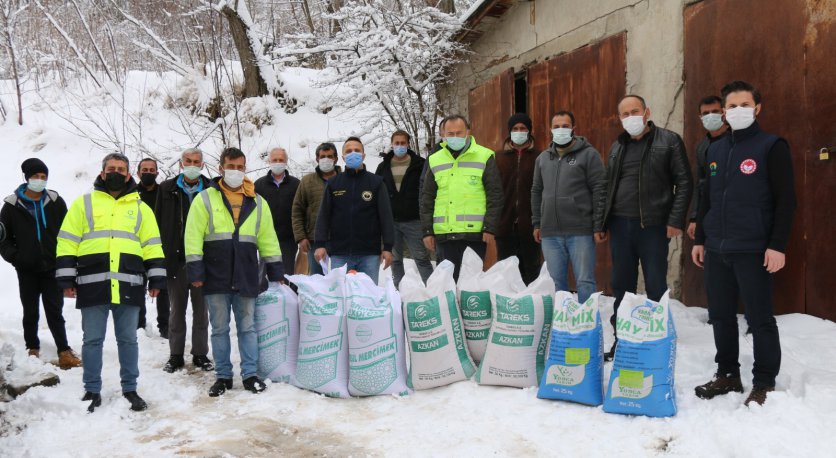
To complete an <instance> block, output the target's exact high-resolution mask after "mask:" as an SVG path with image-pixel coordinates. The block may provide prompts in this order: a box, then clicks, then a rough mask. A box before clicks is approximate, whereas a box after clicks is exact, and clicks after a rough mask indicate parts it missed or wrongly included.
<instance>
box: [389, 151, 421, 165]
mask: <svg viewBox="0 0 836 458" xmlns="http://www.w3.org/2000/svg"><path fill="white" fill-rule="evenodd" d="M406 154H407V155H409V157H410V159H412V160H413V161H414V160H415V159H416V158H418V157H419V156H418V153H416V152H415V151H412V148H410V149H408V150H406ZM393 157H395V151H394V150H391V149H390V150H389V152H388V153H386V154H385V155H384V156H383V161H384V162H391V161H392V158H393Z"/></svg>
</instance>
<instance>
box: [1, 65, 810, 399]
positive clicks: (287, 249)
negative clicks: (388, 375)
mask: <svg viewBox="0 0 836 458" xmlns="http://www.w3.org/2000/svg"><path fill="white" fill-rule="evenodd" d="M617 110H618V115H619V117H620V119H621V123H622V126H623V128H624V132H623V133H622V134H621V135H619V137H618V138H617V139H616V141H615V142H614V143H613V144H612V146H611V148H610V150H609V153H608V155H607V159H608V160H607V163H606V166H605V164H604V161H603V160H602V156H601V154H600V153H599V152H598V151H597V150H596V149H595V147H594V146H593V145H591V144H590V142H589V141H588V140H587V139H586V138H584V137H582V136H580V135H578V132H580V131H582V129H583V127H582V126H580V125H579V123H578V122H577V121H576V119H575V116H574V114H573V113H572V112H571V111H569V110H561V111H558V112H556V113H555V114H554V115H553V116H552V117H551V119H550V122H549V126H548V127H549V128H550V131H551V135H552V136H551V140H552V141H551V142H550V143H549V146H548V147H547V148H546V149H545V151H537V150H535V149H534V143H535V138H534V136H533V135H532V130H533V125H532V121H531V119H530V117H528V116H527V115H525V114H521V113H519V114H515V115H513V116H512V117H511V118H510V119H509V121H508V136H507V139H506V141H505V143H504V148H503V150H502V151H498V152H496V153H495V152H494V151H492V150H490V149H488V148H485V147H483V146H481V145H479V144H478V143H477V142H476V139H475V138H474V137H473V136H472V135H471V128H470V124H469V122H468V120H467V119H466V118H464V117H462V116H459V115H453V116H449V117H447V118H445V119H444V120H443V121H442V123H441V125H440V130H441V136H442V141H441V142H439V143H438V144H437V145H436V147H435V149H434V150H433V151H431V152H430V154H429V155H428V157H427V158H426V159H425V158H423V157H421V156H420V155H419V154H417V153H416V152H415V151H413V150H412V149H411V148H410V144H411V141H412V139H411V138H410V136H409V134H408V133H406V132H404V131H401V130H398V131H396V132H395V133H393V134H392V136H391V149H390V150H389V151H388V153H387V154H385V156H384V157H383V161H382V163H380V165H379V166H378V167H377V169H376V171H375V172H374V173H372V172H370V171H368V170H367V169H366V167H365V165H364V162H365V157H366V156H365V147H364V145H363V143H362V141H361V140H360V139H359V138H357V137H350V138H348V139H347V140H346V141H345V142H344V144H343V147H342V151H341V154H338V152H337V151H338V150H337V148H336V146H335V145H334V144H332V143H322V144H320V145H319V146H318V147H317V148H316V161H317V165H316V168H315V170H314V172H313V173H310V174H308V175H306V176H305V177H303V178H302V179H301V180H299V179H297V178H296V177H293V176H291V175H290V173H289V171H288V155H287V152H286V151H285V150H284V149H282V148H275V149H273V150H271V151H269V153H268V156H267V162H268V165H269V170H268V171H267V173H266V174H265V175H264V176H262V177H260V178H259V179H258V180H257V181H255V182H253V181H251V180H250V179H249V178H248V177H247V176H246V173H247V158H246V156H245V154H244V153H243V152H242V151H241V150H239V149H237V148H227V149H225V150H224V151H223V152H222V154H221V156H220V163H219V166H218V173H219V174H220V176H218V177H216V178H214V179H209V178H207V177H206V176H204V175H203V170H204V166H205V164H204V158H203V153H202V152H201V151H200V150H199V149H197V148H190V149H187V150H185V151H183V152H182V154H181V157H180V162H179V166H180V173H179V174H178V175H176V176H174V177H172V178H169V179H167V180H165V181H163V182H162V183H159V184H158V183H157V181H156V180H157V176H158V170H157V163H156V161H155V160H153V159H143V160H142V161H140V162H139V164H138V167H137V175H138V177H139V183H137V182H136V181H135V180H134V179H133V178H132V177H131V173H130V171H129V161H128V159H127V158H126V157H125V156H123V155H121V154H119V153H112V154H109V155H107V156H106V157H105V158H104V160H103V161H102V170H101V172H100V174H99V175H98V176H97V178H96V180H95V182H94V188H93V191H92V192H90V193H87V194H85V195H83V196H82V197H79V198H78V199H76V200H75V201H74V202H73V203H72V205H71V206H70V208H69V210H67V208H66V205H65V204H64V202H63V200H62V199H61V197H60V196H58V194H57V193H56V192H55V191H52V190H47V189H46V181H47V177H48V170H47V167H46V165H45V164H44V163H43V162H42V161H40V160H39V159H34V158H33V159H28V160H26V161H24V163H23V164H22V167H21V168H22V172H23V175H24V178H25V179H26V183H24V184H22V185H21V186H20V187H19V188H18V189H17V190H16V191H15V193H14V194H12V195H11V196H9V197H7V198H6V200H5V204H4V206H3V209H2V212H0V222H2V224H3V225H4V226H5V229H6V238H5V240H3V241H2V242H0V254H2V256H3V258H4V259H6V260H7V261H8V262H10V263H12V264H13V265H14V266H15V268H16V269H17V272H18V279H19V285H20V296H21V302H22V304H23V308H24V317H23V327H24V338H25V341H26V346H27V348H28V349H29V353H30V354H31V355H34V356H38V355H39V349H40V343H39V341H38V336H37V322H38V310H39V303H38V302H39V299H42V300H43V303H44V310H45V312H46V316H47V322H48V324H49V328H50V330H51V332H52V334H53V337H54V339H55V344H56V346H57V349H58V353H59V365H60V366H61V367H62V368H69V367H74V366H78V365H83V367H84V387H85V391H86V393H85V395H84V398H83V399H84V400H88V401H90V405H89V407H88V409H89V410H90V411H93V410H94V409H95V408H96V407H97V406H99V405H100V404H101V395H100V392H101V385H102V381H101V369H102V344H103V341H104V336H105V331H106V328H107V318H108V315H109V314H110V313H112V314H113V321H114V329H115V334H116V340H117V344H118V349H119V362H120V367H121V370H120V377H121V384H122V392H123V395H124V397H125V398H126V399H128V401H129V402H130V404H131V408H132V409H133V410H144V409H145V408H146V407H147V405H146V403H145V401H144V400H143V399H142V398H141V397H139V395H138V394H137V392H136V386H137V383H136V382H137V377H138V375H139V369H138V346H137V340H136V329H137V328H138V327H145V325H146V324H145V300H146V299H145V291H146V290H147V292H148V295H149V296H150V297H151V298H152V299H154V298H155V299H156V301H157V326H158V328H159V331H160V335H161V336H162V337H164V338H167V339H168V340H169V349H170V354H169V359H168V361H167V362H166V363H165V365H164V367H163V369H164V370H165V371H166V372H170V373H171V372H175V371H177V370H180V369H182V368H184V367H185V358H184V354H185V348H186V336H187V329H186V313H187V309H188V304H189V303H191V307H192V318H193V319H192V329H191V348H190V350H191V355H192V364H193V365H194V366H195V367H196V368H197V369H199V370H203V371H211V370H213V369H214V370H215V374H216V381H215V383H214V384H213V385H212V386H211V387H210V389H209V395H210V396H213V397H215V396H220V395H222V394H224V392H225V391H226V390H228V389H230V388H232V386H233V383H232V379H233V368H232V364H231V362H230V352H231V345H230V324H231V318H232V316H234V317H235V324H236V328H237V338H238V349H239V352H240V355H241V367H240V372H241V378H242V381H243V386H244V388H245V389H247V390H249V391H251V392H254V393H258V392H260V391H263V390H264V389H265V388H266V386H265V384H264V382H263V381H262V380H261V379H260V378H259V377H258V376H257V375H256V371H257V357H258V346H257V340H256V335H255V328H254V306H255V298H256V296H257V295H258V294H259V292H261V291H263V289H264V288H265V287H267V285H265V282H264V280H265V277H266V280H267V281H268V282H269V283H272V284H275V283H277V282H285V280H284V275H285V274H292V273H297V274H304V273H307V274H315V273H322V267H321V266H322V265H323V264H327V263H329V262H330V265H331V266H333V267H337V266H343V265H345V266H347V267H348V268H349V269H354V270H357V271H359V272H364V273H366V274H368V275H369V276H370V277H371V278H372V279H373V280H375V281H377V279H378V272H379V270H380V266H381V264H383V268H384V269H385V268H388V267H389V266H390V265H391V266H392V268H393V276H394V282H395V284H396V285H397V284H399V283H400V281H401V279H402V278H403V276H404V264H403V259H404V257H405V254H406V252H407V250H408V252H409V254H410V256H411V257H412V258H413V259H414V260H415V262H416V266H417V268H418V272H419V274H420V275H421V277H422V279H423V280H425V281H426V280H427V278H428V277H429V276H430V274H431V273H432V269H433V267H432V262H431V259H432V258H433V257H434V258H435V259H436V260H437V261H442V260H450V261H451V262H453V264H454V265H455V275H456V277H458V273H459V267H460V264H461V260H462V256H463V253H464V251H465V250H466V249H467V248H471V249H473V250H475V251H476V252H477V253H478V254H479V255H481V256H483V257H484V256H485V254H486V252H487V249H488V247H489V246H492V245H495V247H496V248H497V250H498V256H499V258H500V259H502V258H506V257H509V256H518V257H519V259H520V270H521V273H522V276H523V279H524V280H525V281H526V282H531V281H533V280H534V278H536V276H537V275H538V272H539V268H540V259H541V258H540V256H541V254H542V259H543V260H545V262H546V263H547V266H548V270H549V274H550V275H551V277H552V279H553V280H554V282H555V287H556V288H557V289H558V290H569V288H570V287H569V283H568V269H569V265H570V263H571V266H572V270H573V272H574V276H575V279H576V289H577V292H578V298H579V300H580V301H586V300H587V299H588V298H589V296H590V295H591V294H592V293H593V292H594V291H596V290H597V284H596V280H595V258H596V245H597V244H601V243H604V242H606V241H609V244H610V249H611V256H612V265H613V268H612V289H613V292H614V295H615V309H616V310H617V309H618V307H619V304H620V303H621V300H622V298H623V297H624V294H625V293H626V292H628V291H629V292H636V289H637V283H638V272H639V266H641V269H642V272H643V275H644V281H645V289H646V292H647V295H648V298H649V299H651V300H659V299H660V298H661V297H662V295H663V294H664V292H665V290H666V289H667V280H666V278H667V269H668V245H669V241H670V239H671V238H673V237H676V236H679V235H681V234H682V231H683V230H685V229H686V222H689V220H690V225H688V227H687V233H688V235H689V236H690V237H691V238H693V239H695V246H694V249H693V253H692V255H693V261H694V262H695V263H696V264H697V265H698V266H700V267H702V266H703V265H704V266H705V274H706V285H707V286H706V290H707V293H708V300H709V317H710V321H711V324H712V326H713V328H714V338H715V344H716V346H717V355H716V358H715V361H716V363H717V365H718V370H717V373H716V376H715V377H714V379H713V380H712V381H710V382H708V383H706V384H704V385H701V386H699V387H697V388H696V394H697V396H699V397H702V398H712V397H714V396H717V395H721V394H726V393H729V392H742V391H743V388H742V384H741V382H740V374H739V363H738V336H737V321H736V309H737V301H738V299H742V301H743V302H744V304H745V306H746V318H747V320H748V322H749V326H750V328H751V332H752V334H753V336H754V345H755V365H754V370H753V373H754V386H753V389H752V391H751V393H750V395H749V397H748V398H747V400H746V404H747V405H748V404H749V403H750V402H753V401H754V402H757V403H759V404H762V403H763V402H764V401H765V400H766V395H767V393H768V392H769V391H771V390H772V389H774V386H775V377H776V375H777V374H778V369H779V366H780V344H779V340H778V329H777V325H776V322H775V318H774V315H773V310H772V296H771V281H772V274H774V273H775V272H777V271H778V270H780V269H781V268H782V267H783V266H784V263H785V256H784V250H785V248H786V245H787V240H788V237H789V230H790V226H791V222H792V215H793V210H794V208H795V195H794V191H793V179H792V162H791V159H790V153H789V147H788V145H787V143H786V141H785V140H783V139H781V138H779V137H776V136H774V135H770V134H766V133H764V132H762V131H761V130H760V128H759V126H758V124H757V122H756V117H757V115H758V114H759V113H760V110H761V105H760V94H759V92H758V91H757V89H755V88H754V87H752V86H751V85H750V84H748V83H746V82H742V81H735V82H732V83H729V84H728V85H726V86H725V87H724V88H723V89H722V91H721V97H717V96H710V97H706V98H704V99H703V100H702V101H701V102H700V105H699V113H700V116H701V120H702V122H703V125H704V127H705V129H706V132H707V135H706V138H705V139H703V140H702V141H701V142H700V144H699V145H698V146H697V176H698V180H697V186H696V196H695V197H694V198H693V202H692V188H693V179H692V175H691V169H690V166H689V162H688V158H687V155H686V152H685V147H684V144H683V142H682V139H681V138H680V136H679V135H678V134H676V133H674V132H672V131H670V130H667V129H664V128H662V127H659V126H657V125H655V124H654V123H653V122H652V121H651V120H650V118H651V111H650V109H649V107H648V106H647V104H646V102H645V100H644V99H643V98H642V97H640V96H637V95H628V96H625V97H624V98H623V99H622V100H621V101H620V103H619V104H618V107H617ZM340 158H341V159H342V161H343V162H344V164H345V168H344V169H341V168H340V167H338V166H337V163H338V161H339V159H340ZM689 205H690V206H691V207H693V208H692V210H691V212H690V213H689ZM297 248H298V252H299V255H300V256H302V255H304V256H305V257H306V258H307V263H306V264H307V266H308V270H307V271H305V272H294V267H295V266H296V265H297V264H298V263H297V262H296V260H297V259H296V258H297V256H296V255H297ZM37 254H40V256H38V255H37ZM302 264H303V265H304V264H305V263H302ZM61 290H63V296H65V297H73V298H75V299H76V306H77V307H78V308H79V309H81V315H82V328H83V331H84V342H83V346H82V358H81V360H79V358H78V357H77V355H76V354H75V353H74V352H73V351H72V349H71V348H70V347H69V345H68V343H67V337H66V332H65V330H64V320H63V316H62V313H61V307H62V305H63V299H62V294H61ZM611 320H612V321H613V322H614V320H615V314H614V315H613V317H612V318H611ZM210 324H211V343H212V345H211V350H212V355H213V358H214V363H213V361H212V360H210V359H209V357H208V355H209V340H210V335H209V326H210ZM616 348H617V341H616V342H615V343H614V344H613V347H612V348H611V349H610V351H608V352H607V353H606V355H605V358H606V359H612V357H613V353H614V352H615V350H616Z"/></svg>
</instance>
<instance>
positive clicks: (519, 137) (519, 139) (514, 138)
mask: <svg viewBox="0 0 836 458" xmlns="http://www.w3.org/2000/svg"><path fill="white" fill-rule="evenodd" d="M511 142H512V143H513V144H515V145H525V144H526V142H528V132H511Z"/></svg>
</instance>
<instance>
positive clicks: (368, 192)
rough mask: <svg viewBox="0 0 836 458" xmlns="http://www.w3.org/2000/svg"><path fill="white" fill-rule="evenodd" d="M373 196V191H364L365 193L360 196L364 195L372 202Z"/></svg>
mask: <svg viewBox="0 0 836 458" xmlns="http://www.w3.org/2000/svg"><path fill="white" fill-rule="evenodd" d="M372 196H373V194H372V192H371V191H363V194H361V195H360V197H362V198H363V200H365V201H366V202H370V201H371V200H372Z"/></svg>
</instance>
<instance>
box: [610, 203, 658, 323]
mask: <svg viewBox="0 0 836 458" xmlns="http://www.w3.org/2000/svg"><path fill="white" fill-rule="evenodd" d="M609 229H610V253H611V255H612V289H613V293H614V294H615V308H614V310H613V314H612V316H611V317H610V323H612V325H613V327H615V317H616V313H617V312H618V306H619V305H621V300H622V299H624V293H625V292H628V291H629V292H631V293H634V294H635V293H636V288H637V287H638V283H639V263H641V266H642V273H644V286H645V291H646V292H647V298H648V299H650V300H651V301H658V300H659V299H661V298H662V295H663V294H665V291H667V289H668V280H667V278H668V243H669V242H670V240H669V239H668V234H667V228H666V227H665V226H649V227H641V223H640V221H639V219H637V218H636V219H633V218H622V217H620V216H613V217H611V218H610V222H609Z"/></svg>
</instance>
